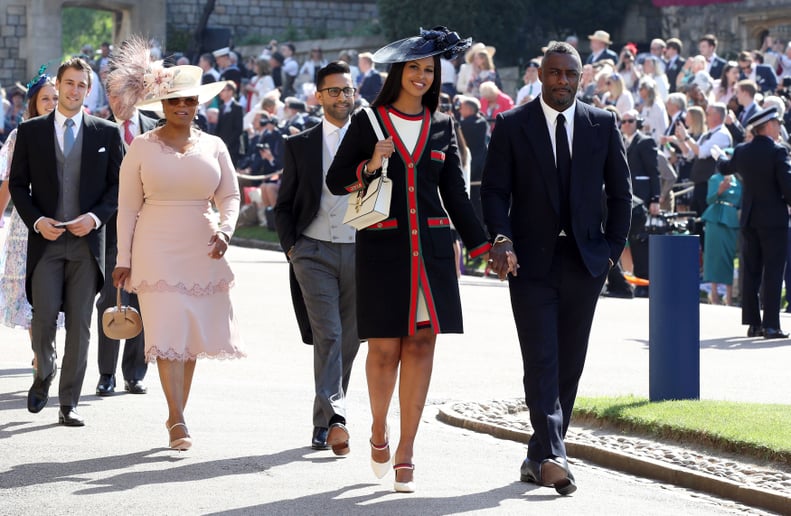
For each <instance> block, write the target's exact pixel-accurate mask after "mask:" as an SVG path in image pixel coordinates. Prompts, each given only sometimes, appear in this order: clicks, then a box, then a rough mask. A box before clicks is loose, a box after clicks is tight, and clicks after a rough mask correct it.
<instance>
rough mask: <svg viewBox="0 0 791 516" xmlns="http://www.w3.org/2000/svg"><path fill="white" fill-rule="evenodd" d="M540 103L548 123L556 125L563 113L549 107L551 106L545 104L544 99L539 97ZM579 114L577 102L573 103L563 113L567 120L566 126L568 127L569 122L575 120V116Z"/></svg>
mask: <svg viewBox="0 0 791 516" xmlns="http://www.w3.org/2000/svg"><path fill="white" fill-rule="evenodd" d="M538 101H539V102H540V103H541V109H542V110H543V111H544V117H545V118H546V119H547V122H550V123H551V124H552V125H555V123H556V121H557V118H558V115H559V114H560V113H561V112H560V111H555V110H554V109H553V108H551V107H549V105H548V104H547V103H546V102H544V97H543V96H541V97H538ZM576 112H577V101H576V100H575V101H574V102H572V103H571V106H569V107H568V108H567V109H566V110H565V111H563V112H562V113H563V116H564V117H565V119H566V124H567V125H568V123H569V121H572V122H573V120H574V114H575V113H576Z"/></svg>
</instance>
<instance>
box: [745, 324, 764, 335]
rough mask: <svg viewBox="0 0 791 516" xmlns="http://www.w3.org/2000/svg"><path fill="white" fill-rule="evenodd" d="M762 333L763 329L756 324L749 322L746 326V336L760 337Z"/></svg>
mask: <svg viewBox="0 0 791 516" xmlns="http://www.w3.org/2000/svg"><path fill="white" fill-rule="evenodd" d="M763 334H764V329H763V328H761V326H760V325H758V324H751V325H750V326H749V327H748V328H747V336H748V337H760V336H762V335H763Z"/></svg>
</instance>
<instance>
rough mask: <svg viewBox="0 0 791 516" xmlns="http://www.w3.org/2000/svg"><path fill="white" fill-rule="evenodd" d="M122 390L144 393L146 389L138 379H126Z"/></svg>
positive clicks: (131, 392)
mask: <svg viewBox="0 0 791 516" xmlns="http://www.w3.org/2000/svg"><path fill="white" fill-rule="evenodd" d="M124 390H125V391H126V392H128V393H130V394H145V393H146V392H148V389H147V388H146V386H145V385H143V382H141V381H140V380H126V381H125V382H124Z"/></svg>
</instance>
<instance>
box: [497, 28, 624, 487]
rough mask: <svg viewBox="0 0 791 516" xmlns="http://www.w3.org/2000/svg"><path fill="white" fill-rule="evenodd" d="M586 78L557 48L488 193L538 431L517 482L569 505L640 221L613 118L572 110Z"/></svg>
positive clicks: (505, 143) (511, 115)
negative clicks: (615, 279)
mask: <svg viewBox="0 0 791 516" xmlns="http://www.w3.org/2000/svg"><path fill="white" fill-rule="evenodd" d="M581 72H582V64H581V61H580V57H579V54H578V53H577V51H576V50H575V49H574V47H572V46H571V45H568V44H566V43H559V42H558V43H553V44H551V45H550V46H549V48H548V49H547V51H546V53H545V55H544V59H543V61H542V64H541V68H540V69H539V76H540V78H541V82H542V89H541V96H540V97H539V98H538V99H536V100H533V101H531V102H529V103H527V104H524V105H522V106H520V107H517V108H515V109H513V110H511V111H508V112H506V113H502V114H500V115H499V116H498V117H497V122H496V124H495V129H494V131H493V134H492V137H491V141H490V143H489V150H488V154H487V159H486V167H485V169H484V173H483V184H482V187H481V197H482V201H483V213H484V219H485V222H486V225H487V227H488V229H489V232H490V234H492V235H496V237H495V239H494V246H493V247H492V250H491V251H490V257H491V258H490V260H491V268H492V270H494V271H495V272H496V273H497V274H498V276H499V277H500V278H501V279H504V278H506V277H507V276H508V275H509V273H510V277H509V286H510V293H511V307H512V310H513V313H514V319H515V321H516V327H517V333H518V335H519V343H520V346H521V349H522V359H523V365H524V379H523V380H524V389H525V398H526V402H527V406H528V409H529V410H530V421H531V423H532V426H533V436H532V437H531V439H530V442H529V444H528V450H527V458H526V459H525V461H524V462H523V464H522V468H521V479H522V480H523V481H526V482H534V483H537V484H540V485H545V486H553V487H554V488H555V490H556V491H557V492H558V493H559V494H561V495H567V494H570V493H572V492H574V491H575V490H576V482H575V479H574V476H573V475H572V474H571V472H570V471H569V468H568V463H567V461H566V448H565V444H564V438H565V435H566V430H567V429H568V425H569V420H570V418H571V412H572V409H573V407H574V400H575V398H576V394H577V386H578V383H579V378H580V375H581V374H582V370H583V367H584V364H585V355H586V352H587V346H588V337H589V334H590V328H591V324H592V322H593V314H594V310H595V308H596V302H597V300H598V297H599V293H600V292H601V289H602V286H603V284H604V280H605V277H606V276H607V272H608V271H609V269H610V267H612V266H613V264H614V263H615V262H617V261H618V258H619V257H620V255H621V252H622V251H623V248H624V244H625V243H626V236H627V233H628V231H629V223H630V218H631V209H632V192H631V185H630V180H629V167H628V165H627V162H626V154H625V150H624V145H623V141H622V139H621V134H620V132H619V130H618V127H617V125H616V121H615V117H614V116H613V115H612V114H610V113H608V112H606V111H603V110H600V109H597V108H593V107H590V106H588V105H586V104H583V103H581V102H576V101H575V95H576V93H577V88H578V86H579V80H580V74H581ZM602 195H604V199H605V202H604V203H603V202H602ZM572 207H573V209H572ZM605 208H606V211H605ZM517 256H518V257H519V260H517ZM518 262H521V268H520V269H518V270H517V268H518V267H519V265H520V264H519V263H518ZM517 272H518V274H517Z"/></svg>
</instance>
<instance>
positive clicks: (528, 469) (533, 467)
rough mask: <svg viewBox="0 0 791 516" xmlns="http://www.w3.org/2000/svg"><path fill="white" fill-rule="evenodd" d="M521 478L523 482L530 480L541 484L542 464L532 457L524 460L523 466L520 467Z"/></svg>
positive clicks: (532, 482)
mask: <svg viewBox="0 0 791 516" xmlns="http://www.w3.org/2000/svg"><path fill="white" fill-rule="evenodd" d="M519 473H520V476H519V480H521V481H522V482H529V483H531V484H539V485H541V464H540V463H538V462H536V461H534V460H530V459H525V460H524V461H523V462H522V467H521V468H519Z"/></svg>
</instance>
